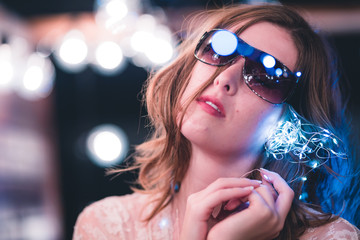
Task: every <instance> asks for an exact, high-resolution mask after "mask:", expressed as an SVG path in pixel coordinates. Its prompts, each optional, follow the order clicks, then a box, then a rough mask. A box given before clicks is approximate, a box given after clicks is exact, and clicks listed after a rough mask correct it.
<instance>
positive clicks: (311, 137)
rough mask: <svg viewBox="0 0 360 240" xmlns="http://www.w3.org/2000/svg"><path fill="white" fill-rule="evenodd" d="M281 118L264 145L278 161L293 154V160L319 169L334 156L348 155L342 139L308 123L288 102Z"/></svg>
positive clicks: (268, 152) (268, 154) (269, 154)
mask: <svg viewBox="0 0 360 240" xmlns="http://www.w3.org/2000/svg"><path fill="white" fill-rule="evenodd" d="M286 107H287V108H286V110H285V112H284V114H283V116H282V119H281V121H279V122H278V124H277V126H276V127H275V128H274V129H273V130H272V131H271V132H270V134H269V135H268V138H267V142H266V144H265V149H266V153H267V156H273V157H274V158H275V159H276V160H281V159H284V158H285V155H286V154H288V153H291V155H292V156H295V157H297V160H296V159H294V158H290V159H293V160H289V161H293V162H294V163H306V164H307V165H308V166H310V167H311V168H313V169H314V168H318V167H320V166H321V165H323V164H325V163H326V162H327V161H328V160H329V159H330V158H331V157H339V158H343V159H345V158H347V155H346V151H345V148H343V146H342V144H340V143H342V142H341V140H340V139H339V138H338V137H336V136H335V135H334V134H333V133H331V132H330V131H329V130H327V129H324V128H321V127H319V126H316V125H314V124H311V123H309V122H307V121H306V120H305V119H304V118H302V117H301V116H300V115H298V114H297V113H296V112H295V110H294V109H293V108H292V107H291V106H290V105H288V104H287V105H286Z"/></svg>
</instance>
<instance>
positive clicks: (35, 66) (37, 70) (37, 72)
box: [16, 53, 55, 101]
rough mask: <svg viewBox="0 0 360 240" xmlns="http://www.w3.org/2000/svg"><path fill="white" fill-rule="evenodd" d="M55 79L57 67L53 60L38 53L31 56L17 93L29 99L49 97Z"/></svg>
mask: <svg viewBox="0 0 360 240" xmlns="http://www.w3.org/2000/svg"><path fill="white" fill-rule="evenodd" d="M54 79H55V69H54V67H53V65H52V63H51V61H50V60H49V59H48V58H47V57H44V56H42V55H41V54H38V53H33V54H31V55H30V56H29V58H28V60H27V64H26V68H25V70H24V74H23V77H22V79H21V81H20V83H19V84H18V86H17V88H16V91H17V93H18V94H19V95H20V96H21V97H23V98H25V99H27V100H32V101H33V100H38V99H41V98H45V97H47V96H48V95H49V94H50V93H51V91H52V89H53V83H54Z"/></svg>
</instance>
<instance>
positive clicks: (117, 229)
mask: <svg viewBox="0 0 360 240" xmlns="http://www.w3.org/2000/svg"><path fill="white" fill-rule="evenodd" d="M119 199H120V198H119V197H108V198H105V199H103V200H101V201H98V202H95V203H93V204H91V205H90V206H88V207H86V208H85V209H84V210H83V212H82V213H81V214H80V215H79V217H78V219H77V221H76V224H75V227H74V234H73V240H85V239H86V240H88V239H97V240H105V239H115V238H116V239H128V238H127V236H126V232H127V228H128V227H129V226H128V224H127V223H129V221H128V220H129V218H130V216H129V214H128V210H127V209H126V207H125V206H124V205H123V204H121V201H119Z"/></svg>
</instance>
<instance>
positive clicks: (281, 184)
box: [261, 168, 294, 221]
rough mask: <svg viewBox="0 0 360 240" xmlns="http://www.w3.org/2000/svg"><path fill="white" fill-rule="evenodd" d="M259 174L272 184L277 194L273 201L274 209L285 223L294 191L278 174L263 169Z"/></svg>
mask: <svg viewBox="0 0 360 240" xmlns="http://www.w3.org/2000/svg"><path fill="white" fill-rule="evenodd" d="M261 172H262V173H263V174H264V175H266V176H267V177H268V179H269V180H268V181H269V182H271V183H272V184H273V186H274V188H275V190H276V191H277V193H278V194H279V195H278V197H277V199H276V201H275V207H276V210H277V212H278V213H279V216H280V217H281V219H283V220H284V221H285V218H286V216H287V214H288V212H289V210H290V207H291V204H292V201H293V198H294V191H293V190H292V189H291V188H290V187H289V185H288V184H287V183H286V181H285V180H284V179H283V178H282V177H281V176H280V175H279V174H277V173H275V172H271V171H269V170H266V169H263V168H262V169H261Z"/></svg>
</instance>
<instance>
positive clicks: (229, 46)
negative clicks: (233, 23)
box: [211, 30, 238, 56]
mask: <svg viewBox="0 0 360 240" xmlns="http://www.w3.org/2000/svg"><path fill="white" fill-rule="evenodd" d="M237 46H238V40H237V37H236V35H235V34H234V33H232V32H229V31H225V30H219V31H217V32H216V33H214V35H213V37H212V39H211V47H212V48H213V50H214V51H215V52H216V53H217V54H219V55H221V56H228V55H231V54H233V53H234V52H235V50H236V48H237Z"/></svg>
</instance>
